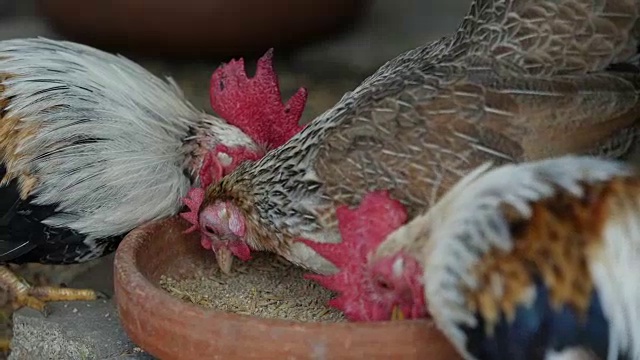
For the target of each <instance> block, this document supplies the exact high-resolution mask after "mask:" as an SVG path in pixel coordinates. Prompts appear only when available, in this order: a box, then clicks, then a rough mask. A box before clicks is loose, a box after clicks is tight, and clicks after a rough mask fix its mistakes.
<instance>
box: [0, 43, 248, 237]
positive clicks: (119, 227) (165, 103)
mask: <svg viewBox="0 0 640 360" xmlns="http://www.w3.org/2000/svg"><path fill="white" fill-rule="evenodd" d="M0 72H2V73H8V74H12V75H13V77H12V78H10V79H9V80H6V81H5V82H4V85H5V86H6V89H5V92H4V94H3V96H4V97H8V98H10V105H9V106H8V107H7V110H8V113H7V115H6V116H8V117H18V118H20V119H21V123H20V125H19V126H31V125H36V126H38V127H39V130H38V132H37V133H36V134H35V135H34V136H32V137H30V138H26V139H22V142H21V144H20V146H19V149H18V151H19V152H20V153H22V154H25V155H26V157H25V158H24V159H25V160H24V161H22V162H19V163H18V164H17V166H18V167H19V169H24V170H26V171H28V172H29V173H31V174H35V175H36V177H37V179H38V187H37V189H36V192H35V194H36V199H35V202H36V203H38V204H58V205H59V206H58V210H59V211H60V214H58V215H55V216H53V217H51V218H49V219H47V220H46V223H47V224H49V225H52V226H67V227H70V228H72V229H75V230H78V231H80V232H82V233H84V234H87V235H88V237H89V240H88V241H89V242H91V241H92V239H96V238H100V237H106V236H112V235H118V234H121V233H125V232H127V231H129V230H131V229H132V228H134V227H136V226H138V225H140V224H142V223H144V222H147V221H150V220H155V219H159V218H162V217H166V216H170V215H173V214H175V213H176V211H177V210H178V209H179V207H180V206H181V200H180V199H181V197H182V196H184V195H185V194H186V192H187V190H188V188H189V186H190V180H189V178H188V177H187V176H185V174H184V172H183V170H185V169H187V166H188V164H187V162H188V159H189V156H190V154H189V152H190V151H191V150H192V149H190V148H188V146H186V145H187V141H188V140H189V139H192V140H193V139H195V138H197V137H198V135H196V136H194V134H193V133H191V134H190V133H189V131H190V130H193V129H204V130H203V131H204V132H206V134H205V137H207V136H208V137H207V138H206V139H204V140H203V141H209V143H208V144H206V145H214V144H215V143H216V142H219V141H223V142H224V143H225V144H227V145H229V146H235V145H245V146H250V147H253V146H254V144H253V142H252V141H251V140H250V139H249V138H248V137H247V136H246V135H245V134H244V133H242V132H241V131H240V130H239V129H237V128H235V127H233V126H230V125H228V124H226V123H225V122H224V121H222V120H220V119H218V118H215V117H213V116H210V115H207V114H204V113H203V112H200V111H197V110H196V109H195V108H194V107H193V106H192V105H191V104H190V103H189V102H188V101H187V100H186V99H185V98H184V96H183V94H182V92H181V91H180V89H179V88H178V86H177V85H176V84H175V82H173V80H171V79H167V81H163V80H161V79H159V78H157V77H155V76H153V75H152V74H151V73H149V72H148V71H146V70H145V69H144V68H142V67H141V66H139V65H137V64H135V63H133V62H131V61H129V60H127V59H125V58H124V57H121V56H115V55H111V54H108V53H105V52H102V51H99V50H97V49H94V48H91V47H88V46H84V45H80V44H76V43H72V42H62V41H52V40H47V39H42V38H39V39H18V40H8V41H2V42H0ZM203 81H206V79H203ZM83 139H99V140H97V141H94V142H85V143H82V144H75V145H70V144H71V143H72V142H77V141H78V140H83ZM198 166H199V164H198ZM187 170H189V171H192V170H193V169H187Z"/></svg>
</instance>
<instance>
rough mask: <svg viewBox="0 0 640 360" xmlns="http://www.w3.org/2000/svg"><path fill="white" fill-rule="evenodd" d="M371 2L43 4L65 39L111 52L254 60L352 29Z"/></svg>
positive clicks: (67, 0)
mask: <svg viewBox="0 0 640 360" xmlns="http://www.w3.org/2000/svg"><path fill="white" fill-rule="evenodd" d="M370 3H371V0H321V1H299V0H271V1H255V0H254V1H251V0H244V1H243V0H227V1H222V0H207V1H203V0H180V1H177V0H92V1H86V0H56V1H49V0H38V6H39V9H40V11H41V13H42V14H43V15H44V16H45V17H46V18H48V20H49V22H50V23H51V24H52V25H53V27H54V28H55V29H56V30H57V31H59V32H60V33H61V34H62V35H64V36H67V37H69V38H70V39H72V40H74V41H78V42H82V43H86V44H88V45H92V46H96V47H100V48H103V49H105V50H111V51H127V52H130V51H135V52H144V53H147V54H153V55H164V56H180V57H185V56H199V57H201V56H203V55H215V56H225V57H227V56H248V55H251V54H256V55H258V54H260V53H263V52H264V51H265V50H267V49H268V48H270V47H276V48H277V49H279V50H283V49H284V48H286V47H291V46H296V45H300V44H303V43H306V42H309V41H312V40H314V39H317V38H319V37H322V36H326V35H328V34H329V33H331V32H335V31H339V30H341V29H342V28H344V27H346V26H349V25H350V24H353V22H354V21H355V19H356V18H357V17H358V16H359V15H360V14H362V13H363V11H364V10H365V9H367V8H368V6H369V4H370Z"/></svg>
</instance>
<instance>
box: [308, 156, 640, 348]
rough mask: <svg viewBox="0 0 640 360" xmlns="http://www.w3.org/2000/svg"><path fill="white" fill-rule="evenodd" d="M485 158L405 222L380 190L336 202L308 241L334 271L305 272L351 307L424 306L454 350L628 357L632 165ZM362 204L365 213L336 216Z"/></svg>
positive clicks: (637, 335) (633, 333) (351, 310)
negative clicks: (338, 238) (500, 162)
mask: <svg viewBox="0 0 640 360" xmlns="http://www.w3.org/2000/svg"><path fill="white" fill-rule="evenodd" d="M488 169H489V166H488V165H483V166H481V167H479V168H478V169H476V170H474V171H472V172H471V173H470V174H469V175H467V176H466V177H464V178H463V179H462V180H461V181H460V182H459V183H458V184H456V185H455V186H454V187H453V188H452V189H451V191H450V192H449V193H447V194H446V195H445V196H444V197H443V198H442V199H441V200H440V201H439V202H438V203H437V204H436V205H435V206H434V207H432V208H431V209H430V210H429V211H428V212H426V214H424V215H420V216H417V217H415V218H414V219H413V220H412V221H410V222H409V223H408V224H406V225H404V226H403V225H402V220H403V219H404V214H405V212H404V209H403V208H402V207H401V206H398V205H399V204H398V202H397V201H395V200H393V199H390V198H389V197H388V196H385V194H384V193H371V194H368V195H367V196H365V198H364V200H363V202H362V204H361V205H359V207H358V208H356V209H354V210H351V209H338V211H339V212H338V216H339V217H340V216H342V217H341V218H340V221H341V223H340V229H341V231H342V235H343V239H344V240H343V243H341V244H324V245H321V246H317V245H316V248H317V249H318V250H319V251H320V253H321V254H326V256H327V258H329V259H331V260H332V261H334V263H335V264H336V265H337V266H339V267H340V269H341V271H340V272H339V273H338V274H336V275H331V276H322V275H317V274H314V275H311V276H310V277H312V278H314V279H316V280H318V281H319V282H320V283H321V284H324V285H327V286H328V287H329V288H331V289H333V290H336V291H338V293H339V297H338V298H336V299H334V300H332V301H331V305H332V306H334V307H337V308H339V309H342V310H343V311H345V313H346V314H347V316H349V318H350V319H352V320H389V319H401V318H421V317H426V316H432V317H433V319H434V320H435V322H436V324H437V325H438V326H439V327H440V328H441V329H442V330H443V331H444V333H445V334H446V335H447V336H448V338H449V339H450V340H451V341H452V343H453V344H454V345H455V346H456V348H457V349H458V351H459V352H460V354H461V355H463V356H464V357H465V358H467V359H505V360H507V359H514V360H520V359H556V358H557V359H560V358H561V359H590V358H597V359H638V358H640V332H639V331H638V326H637V325H638V322H639V321H640V312H639V310H638V309H640V291H639V290H638V286H636V285H635V282H636V281H635V280H634V278H633V277H634V276H635V275H636V274H640V171H638V170H637V169H635V168H633V167H632V166H630V165H626V164H624V163H622V162H615V161H611V160H604V159H596V158H590V157H575V156H567V157H563V158H557V159H551V160H544V161H539V162H533V163H525V164H519V165H505V166H503V167H499V168H497V169H493V170H488ZM368 209H377V210H374V211H377V214H378V215H379V216H378V217H377V221H376V222H375V223H374V222H373V221H371V222H372V224H365V223H363V222H362V221H361V222H360V223H359V224H358V223H357V221H351V219H348V218H345V216H344V214H345V213H350V214H351V216H352V217H355V218H357V219H361V218H363V215H371V210H368ZM343 222H344V224H343ZM373 229H383V230H382V232H383V234H382V235H380V234H378V233H377V232H376V231H375V230H373ZM389 233H391V234H390V235H388V236H387V234H389ZM336 284H338V285H336ZM555 356H557V357H555Z"/></svg>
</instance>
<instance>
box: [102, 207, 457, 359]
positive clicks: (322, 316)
mask: <svg viewBox="0 0 640 360" xmlns="http://www.w3.org/2000/svg"><path fill="white" fill-rule="evenodd" d="M187 227H188V224H187V223H186V221H184V220H182V219H180V218H177V217H174V218H170V219H166V220H163V221H158V222H153V223H149V224H147V225H144V226H142V227H140V228H138V229H136V230H134V231H132V232H131V233H130V234H129V235H127V237H126V238H125V239H124V240H123V242H122V243H121V244H120V247H119V248H118V251H117V253H116V258H115V264H114V267H115V297H116V301H117V305H118V311H119V313H120V317H121V319H122V323H123V326H124V328H125V330H126V332H127V333H128V334H129V336H130V337H131V339H132V340H133V341H134V342H135V343H136V344H138V345H139V346H140V347H142V348H144V349H145V350H146V351H148V352H149V353H151V354H152V355H154V356H156V357H159V358H162V359H197V358H203V357H206V358H220V359H230V358H243V359H251V358H256V359H257V358H260V359H265V358H269V359H337V358H339V359H349V358H353V359H356V358H357V359H360V358H371V359H389V358H402V359H411V358H420V359H434V360H437V359H457V358H459V357H458V356H457V355H456V353H455V350H454V349H453V348H452V346H451V345H450V344H449V342H448V341H447V340H446V339H445V338H444V336H443V335H442V334H441V333H440V332H439V331H438V330H437V329H436V328H435V326H434V325H433V324H432V323H431V322H430V321H427V320H412V321H390V322H368V323H365V322H361V323H353V322H346V321H345V320H344V317H343V316H342V314H341V313H340V312H339V311H337V310H335V309H332V308H329V307H327V306H326V305H325V304H326V302H327V300H329V299H330V298H331V297H332V296H333V294H332V293H331V292H329V291H328V290H326V289H324V288H322V287H320V286H319V285H317V284H316V283H314V282H311V281H309V280H306V279H303V274H304V273H305V271H304V270H302V269H300V268H298V267H295V266H293V265H291V264H289V263H287V262H286V261H284V260H282V259H279V258H277V257H276V256H275V255H271V254H257V255H256V256H255V257H254V259H253V260H251V261H249V262H246V263H240V262H236V264H235V265H234V269H233V271H232V272H231V274H229V275H226V274H223V273H222V272H220V271H219V269H218V268H217V265H215V259H214V257H213V254H212V253H211V252H210V251H207V250H204V249H202V248H201V247H200V241H199V238H198V235H197V234H193V233H192V234H183V231H184V230H185V229H186V228H187Z"/></svg>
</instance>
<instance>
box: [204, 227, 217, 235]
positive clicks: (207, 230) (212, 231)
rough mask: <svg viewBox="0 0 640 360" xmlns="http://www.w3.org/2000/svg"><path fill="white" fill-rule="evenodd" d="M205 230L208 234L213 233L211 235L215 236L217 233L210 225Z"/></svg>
mask: <svg viewBox="0 0 640 360" xmlns="http://www.w3.org/2000/svg"><path fill="white" fill-rule="evenodd" d="M204 230H205V231H206V232H208V233H211V234H215V233H216V231H215V230H214V229H213V228H212V227H211V226H210V225H205V227H204Z"/></svg>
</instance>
